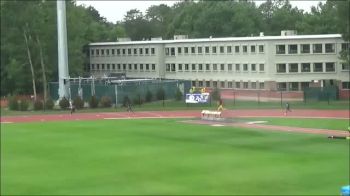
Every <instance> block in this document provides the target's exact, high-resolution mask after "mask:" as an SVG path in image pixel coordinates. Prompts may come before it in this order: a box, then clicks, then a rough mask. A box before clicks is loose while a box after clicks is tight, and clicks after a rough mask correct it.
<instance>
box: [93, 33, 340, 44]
mask: <svg viewBox="0 0 350 196" xmlns="http://www.w3.org/2000/svg"><path fill="white" fill-rule="evenodd" d="M341 37H342V36H341V34H323V35H287V36H255V37H222V38H196V39H177V40H147V41H125V42H124V41H123V42H94V43H90V44H89V46H112V45H134V44H173V43H194V42H226V41H264V40H291V39H294V40H298V39H325V38H341Z"/></svg>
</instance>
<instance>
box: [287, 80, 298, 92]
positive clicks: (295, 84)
mask: <svg viewBox="0 0 350 196" xmlns="http://www.w3.org/2000/svg"><path fill="white" fill-rule="evenodd" d="M289 90H290V91H298V90H299V83H298V82H290V83H289Z"/></svg>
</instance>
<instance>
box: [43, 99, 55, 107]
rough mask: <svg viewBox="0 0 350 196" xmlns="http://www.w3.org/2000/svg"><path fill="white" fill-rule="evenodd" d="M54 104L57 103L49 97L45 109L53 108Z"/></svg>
mask: <svg viewBox="0 0 350 196" xmlns="http://www.w3.org/2000/svg"><path fill="white" fill-rule="evenodd" d="M54 105H55V103H54V101H53V100H52V99H47V100H46V105H45V109H47V110H52V109H53V106H54Z"/></svg>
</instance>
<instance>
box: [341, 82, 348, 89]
mask: <svg viewBox="0 0 350 196" xmlns="http://www.w3.org/2000/svg"><path fill="white" fill-rule="evenodd" d="M341 84H342V88H343V89H350V82H342V83H341Z"/></svg>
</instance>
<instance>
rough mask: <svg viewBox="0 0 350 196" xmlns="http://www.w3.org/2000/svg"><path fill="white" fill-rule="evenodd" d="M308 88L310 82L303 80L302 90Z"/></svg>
mask: <svg viewBox="0 0 350 196" xmlns="http://www.w3.org/2000/svg"><path fill="white" fill-rule="evenodd" d="M306 88H309V83H308V82H302V83H301V90H302V91H303V90H305V89H306Z"/></svg>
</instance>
